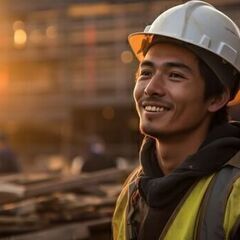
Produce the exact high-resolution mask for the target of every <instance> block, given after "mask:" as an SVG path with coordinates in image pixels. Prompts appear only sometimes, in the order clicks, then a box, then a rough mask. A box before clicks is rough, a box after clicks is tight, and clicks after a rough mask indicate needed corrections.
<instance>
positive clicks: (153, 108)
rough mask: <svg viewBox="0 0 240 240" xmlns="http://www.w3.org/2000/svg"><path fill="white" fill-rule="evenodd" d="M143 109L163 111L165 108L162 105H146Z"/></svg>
mask: <svg viewBox="0 0 240 240" xmlns="http://www.w3.org/2000/svg"><path fill="white" fill-rule="evenodd" d="M145 110H146V111H148V112H163V111H164V110H166V109H165V108H164V107H156V106H146V107H145Z"/></svg>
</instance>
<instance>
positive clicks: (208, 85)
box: [199, 58, 229, 128]
mask: <svg viewBox="0 0 240 240" xmlns="http://www.w3.org/2000/svg"><path fill="white" fill-rule="evenodd" d="M199 71H200V74H201V76H202V77H203V79H204V83H205V89H204V100H208V99H210V98H212V97H218V96H221V95H222V94H223V93H224V91H226V87H225V86H224V85H223V84H222V82H221V81H220V80H219V79H218V77H217V76H216V74H215V73H214V72H213V71H212V70H211V69H210V67H209V66H208V65H207V64H206V63H205V62H204V61H203V60H202V59H201V58H199ZM228 119H229V116H228V107H227V105H224V106H223V107H222V108H221V109H219V110H218V111H217V112H215V113H214V116H213V118H212V122H211V125H210V128H211V127H213V126H214V125H218V124H222V123H225V122H227V121H228Z"/></svg>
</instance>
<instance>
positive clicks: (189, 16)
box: [128, 1, 240, 98]
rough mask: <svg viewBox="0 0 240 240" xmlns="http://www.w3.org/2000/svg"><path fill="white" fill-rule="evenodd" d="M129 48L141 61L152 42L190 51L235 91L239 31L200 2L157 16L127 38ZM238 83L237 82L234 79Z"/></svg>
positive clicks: (239, 67) (239, 63) (238, 70)
mask: <svg viewBox="0 0 240 240" xmlns="http://www.w3.org/2000/svg"><path fill="white" fill-rule="evenodd" d="M128 41H129V44H130V46H131V48H132V50H133V52H134V53H135V55H136V57H137V59H138V60H140V61H141V60H142V59H143V58H144V56H145V54H146V51H147V50H148V49H149V46H151V44H153V42H154V41H156V42H159V41H167V42H171V41H172V42H177V43H178V44H183V45H184V46H185V47H187V48H190V49H191V50H192V51H193V52H194V53H195V54H196V55H198V56H199V57H200V58H201V59H202V60H203V61H204V62H206V64H207V65H208V66H209V67H210V68H211V69H212V71H213V72H214V73H215V74H216V76H217V77H218V78H219V80H220V81H221V82H222V83H223V84H224V85H225V86H227V87H228V88H229V89H230V90H231V98H234V96H235V94H236V93H237V90H238V89H239V81H237V77H236V76H238V75H239V74H240V31H239V28H238V27H237V25H236V24H235V23H234V22H233V21H232V20H231V19H230V18H229V17H227V16H226V15H224V14H223V13H222V12H220V11H218V10H217V9H216V8H214V7H213V6H212V5H210V4H208V3H206V2H203V1H189V2H186V3H185V4H181V5H178V6H175V7H173V8H170V9H168V10H167V11H165V12H163V13H162V14H161V15H159V16H158V17H157V18H156V19H155V20H154V22H153V23H152V24H151V25H149V26H147V27H146V28H145V30H144V32H137V33H133V34H131V35H129V37H128ZM238 80H239V79H238Z"/></svg>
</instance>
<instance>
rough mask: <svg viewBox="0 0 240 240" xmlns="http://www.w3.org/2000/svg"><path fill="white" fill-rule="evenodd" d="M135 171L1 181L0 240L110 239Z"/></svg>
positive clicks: (27, 176)
mask: <svg viewBox="0 0 240 240" xmlns="http://www.w3.org/2000/svg"><path fill="white" fill-rule="evenodd" d="M129 171H130V170H120V169H108V170H103V171H98V172H93V173H88V174H81V175H74V176H61V175H47V174H34V175H12V176H5V177H0V239H1V240H3V239H9V237H11V239H12V240H14V239H16V240H21V239H24V240H25V239H26V240H27V239H34V240H37V239H46V240H47V239H49V240H54V239H57V240H65V239H107V236H110V231H111V229H110V221H111V217H112V214H113V210H114V206H115V201H116V198H117V195H118V194H119V192H120V190H121V184H122V182H123V180H124V179H125V178H126V176H127V175H128V174H129ZM94 229H95V230H94ZM96 229H98V230H96ZM96 232H101V234H98V236H94V237H93V235H94V234H95V233H96ZM60 233H61V234H60ZM59 234H60V235H59ZM106 234H107V235H106ZM103 235H104V237H103V238H101V236H103ZM43 236H44V237H43ZM71 236H72V237H71Z"/></svg>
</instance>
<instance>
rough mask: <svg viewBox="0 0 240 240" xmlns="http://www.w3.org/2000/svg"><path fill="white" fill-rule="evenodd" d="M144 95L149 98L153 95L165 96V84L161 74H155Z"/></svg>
mask: <svg viewBox="0 0 240 240" xmlns="http://www.w3.org/2000/svg"><path fill="white" fill-rule="evenodd" d="M144 94H145V95H147V96H152V95H158V96H164V95H165V88H164V82H163V79H162V76H161V74H155V75H154V76H153V77H152V78H151V79H150V80H149V82H148V84H147V85H146V87H145V89H144Z"/></svg>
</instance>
